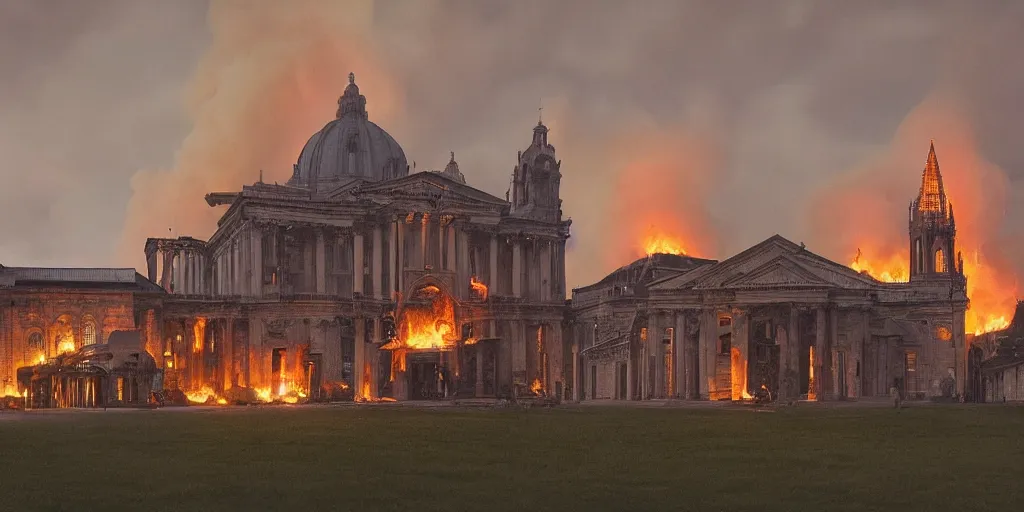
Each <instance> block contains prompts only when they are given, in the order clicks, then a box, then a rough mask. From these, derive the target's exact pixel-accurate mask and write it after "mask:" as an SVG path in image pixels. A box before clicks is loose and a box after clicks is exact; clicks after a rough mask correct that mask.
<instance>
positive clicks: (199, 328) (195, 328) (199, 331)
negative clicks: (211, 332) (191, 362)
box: [192, 316, 206, 354]
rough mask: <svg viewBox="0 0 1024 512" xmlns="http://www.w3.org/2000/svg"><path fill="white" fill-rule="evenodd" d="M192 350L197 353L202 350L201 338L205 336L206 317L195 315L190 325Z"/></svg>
mask: <svg viewBox="0 0 1024 512" xmlns="http://www.w3.org/2000/svg"><path fill="white" fill-rule="evenodd" d="M192 335H193V340H194V341H193V342H192V351H193V352H195V353H197V354H198V353H199V352H202V351H203V339H204V338H206V319H205V318H203V317H201V316H200V317H196V322H195V324H193V325H192Z"/></svg>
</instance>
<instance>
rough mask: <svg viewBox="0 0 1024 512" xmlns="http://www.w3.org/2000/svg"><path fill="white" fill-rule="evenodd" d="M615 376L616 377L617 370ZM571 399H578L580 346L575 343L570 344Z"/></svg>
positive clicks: (576, 400) (574, 400) (575, 400)
mask: <svg viewBox="0 0 1024 512" xmlns="http://www.w3.org/2000/svg"><path fill="white" fill-rule="evenodd" d="M616 368H617V367H616ZM615 378H616V379H618V372H616V376H615ZM572 401H573V402H579V401H580V346H579V344H577V343H573V344H572Z"/></svg>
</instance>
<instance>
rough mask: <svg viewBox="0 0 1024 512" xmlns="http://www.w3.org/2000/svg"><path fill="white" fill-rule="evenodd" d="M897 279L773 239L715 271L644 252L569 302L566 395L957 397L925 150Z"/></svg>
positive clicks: (958, 359)
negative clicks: (907, 249) (894, 392)
mask: <svg viewBox="0 0 1024 512" xmlns="http://www.w3.org/2000/svg"><path fill="white" fill-rule="evenodd" d="M909 233H910V240H911V244H910V246H911V255H912V258H911V273H910V279H909V282H906V283H883V282H880V281H877V280H875V279H874V278H872V277H870V276H868V275H867V274H861V273H858V272H856V271H854V270H852V269H850V268H849V267H847V266H845V265H841V264H839V263H835V262H833V261H830V260H828V259H826V258H823V257H821V256H818V255H816V254H814V253H812V252H810V251H809V250H807V249H806V248H805V247H804V245H803V244H795V243H793V242H791V241H789V240H786V239H784V238H782V237H781V236H778V235H775V236H773V237H771V238H769V239H767V240H765V241H764V242H762V243H760V244H758V245H755V246H754V247H752V248H750V249H748V250H746V251H743V252H742V253H740V254H737V255H736V256H733V257H732V258H729V259H726V260H724V261H721V262H716V261H711V260H701V259H697V258H690V257H686V256H673V255H662V254H656V255H652V256H650V257H648V258H645V259H641V260H638V261H636V262H634V263H632V264H630V265H627V266H626V267H623V268H621V269H619V270H617V271H615V272H614V273H612V274H611V275H609V276H608V277H607V278H605V279H604V280H602V281H601V282H599V283H596V284H594V285H590V286H587V287H583V288H579V289H576V290H574V291H573V321H572V336H573V345H572V350H573V352H574V354H578V358H577V359H576V360H575V364H576V366H574V368H573V375H574V382H575V383H576V384H577V385H576V386H574V390H576V393H575V394H574V398H577V399H589V398H599V399H600V398H618V399H632V400H637V399H650V398H686V399H703V400H721V399H731V400H742V399H749V398H751V397H753V396H754V395H755V394H758V393H762V392H765V391H767V392H769V393H771V395H772V396H773V397H775V398H782V399H798V398H805V399H808V398H809V399H816V400H836V399H852V398H857V397H866V396H887V395H888V394H889V393H890V388H893V387H895V388H897V389H898V390H899V391H900V393H901V394H902V395H903V396H904V397H910V398H914V397H917V398H924V397H933V396H941V395H947V396H952V395H953V394H955V393H956V394H960V395H963V393H964V391H965V390H964V383H965V381H966V374H965V372H966V369H967V364H966V363H967V361H966V355H965V352H964V347H965V343H966V337H965V333H964V313H965V310H966V307H967V297H966V293H965V290H966V278H965V277H964V275H963V266H962V262H960V261H959V258H956V259H954V258H953V254H954V252H953V251H954V249H955V233H956V228H955V221H954V218H953V213H952V207H951V206H949V203H948V200H947V199H946V196H945V192H944V189H943V186H942V177H941V175H940V173H939V168H938V160H937V158H936V156H935V150H934V147H932V148H931V149H930V151H929V155H928V159H927V163H926V167H925V171H924V173H923V178H922V186H921V191H920V193H919V195H918V197H917V199H915V200H914V202H913V203H912V204H911V207H910V231H909Z"/></svg>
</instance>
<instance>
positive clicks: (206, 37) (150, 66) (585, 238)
mask: <svg viewBox="0 0 1024 512" xmlns="http://www.w3.org/2000/svg"><path fill="white" fill-rule="evenodd" d="M637 5H638V4H637V2H635V1H621V2H620V1H611V0H608V1H602V0H579V1H576V0H561V1H560V0H552V1H531V0H523V1H518V2H502V1H497V0H494V1H492V0H464V1H463V0H457V1H442V0H436V1H431V0H417V1H409V2H402V1H395V0H392V1H383V0H381V1H377V2H372V1H370V0H365V1H364V0H353V1H350V2H344V3H341V2H332V1H327V0H323V1H313V0H295V1H290V2H274V1H264V0H244V1H223V2H221V1H213V2H206V1H199V0H180V1H176V2H161V1H157V0H123V1H121V0H93V1H90V2H78V1H74V0H66V1H58V0H0V173H2V176H3V178H4V179H3V183H4V186H3V187H2V188H0V263H2V264H4V265H8V266H14V265H25V266H29V265H31V266H135V267H138V268H142V267H143V266H144V265H143V243H144V241H145V238H146V237H147V236H153V237H160V236H168V235H173V236H177V235H191V236H196V237H200V238H206V237H208V236H209V235H210V234H211V233H212V232H213V230H214V229H215V227H216V220H217V218H218V216H219V214H220V213H221V212H222V210H218V209H214V208H210V207H208V206H207V205H206V203H205V202H204V201H203V195H204V194H205V193H207V192H211V191H230V190H238V189H240V188H241V186H242V185H243V184H251V183H252V182H254V181H256V180H257V179H258V177H259V175H260V171H261V170H262V171H263V172H264V174H265V177H264V179H265V180H266V181H281V182H283V181H285V180H287V178H288V177H289V176H290V174H291V166H292V164H293V163H294V162H295V161H296V159H297V157H298V154H299V151H300V150H301V148H302V145H303V144H304V143H305V141H306V139H308V137H309V136H310V135H311V134H313V133H314V132H316V131H317V130H319V129H320V128H321V127H322V126H323V125H324V124H325V123H327V122H328V121H330V120H332V119H333V118H334V112H335V109H336V102H337V99H338V97H339V96H340V95H341V93H342V91H343V90H344V87H345V84H346V81H347V75H348V73H349V72H354V73H355V75H356V80H357V83H358V84H359V86H360V89H361V92H362V93H363V94H364V95H365V96H366V98H367V109H368V111H369V116H370V119H371V120H372V121H374V122H376V123H377V124H379V125H381V126H382V127H383V128H385V129H386V130H387V131H388V132H389V133H391V134H392V135H393V136H394V137H395V138H396V140H398V141H399V143H400V144H401V145H402V147H403V148H404V150H405V153H406V155H407V157H408V158H409V160H410V161H416V162H417V168H418V169H427V168H435V169H440V168H443V167H444V165H445V163H446V162H447V160H448V156H449V151H454V152H455V155H456V159H457V160H458V162H459V166H460V168H461V170H462V172H463V173H464V174H465V175H466V178H467V180H468V182H469V183H470V184H471V185H473V186H475V187H477V188H480V189H483V190H485V191H487V192H490V193H492V194H494V195H497V196H502V197H503V194H504V192H505V190H506V189H507V188H508V183H509V178H510V175H511V173H512V170H513V167H514V166H515V164H516V153H517V151H520V150H522V149H525V147H526V146H527V145H528V144H529V142H530V137H531V130H532V127H533V126H534V125H535V124H536V122H537V118H538V115H539V113H540V112H539V110H538V109H539V108H541V107H543V118H544V122H545V124H547V125H548V126H549V127H550V129H551V133H550V136H549V137H550V141H551V142H552V143H553V144H554V145H555V147H556V150H557V154H558V157H559V158H560V159H561V160H562V162H563V165H562V167H561V170H562V174H563V178H562V188H561V195H562V198H563V200H564V204H563V211H564V213H565V215H566V216H568V217H571V218H572V221H573V224H572V238H571V239H570V241H569V251H568V263H567V275H568V280H569V283H568V284H569V286H570V287H574V286H582V285H585V284H588V283H590V282H593V281H595V280H597V279H599V278H600V277H602V276H603V275H605V274H607V273H608V272H609V271H611V270H613V269H614V268H616V267H617V266H619V265H623V264H626V263H628V262H629V261H630V260H631V259H633V258H635V257H638V256H640V255H642V249H640V248H639V239H640V238H641V235H642V232H644V231H649V230H651V229H654V230H663V231H668V232H671V234H672V235H673V236H678V237H680V238H682V239H683V243H684V244H685V245H686V246H687V247H686V248H687V251H688V252H689V253H690V254H693V255H696V256H701V257H708V258H716V259H721V258H725V257H728V256H730V255H732V254H735V253H737V252H739V251H741V250H743V249H745V248H747V247H749V246H750V245H753V244H755V243H757V242H759V241H761V240H764V239H765V238H768V237H770V236H771V235H773V234H776V233H778V234H781V235H783V236H785V237H787V238H789V239H791V240H793V241H796V242H804V243H806V244H807V246H808V248H809V249H811V250H813V251H815V252H818V253H820V254H822V255H824V256H826V257H829V258H832V259H834V260H836V261H839V262H842V263H849V261H850V260H851V259H852V258H853V257H854V255H855V254H856V252H857V249H863V253H864V254H865V255H866V257H870V258H873V259H876V260H879V261H880V260H883V259H886V258H888V257H890V256H891V253H893V252H894V251H896V252H899V251H903V250H905V249H907V247H908V246H909V243H908V242H907V240H906V229H907V210H906V208H907V206H908V204H909V202H910V201H911V200H912V199H913V197H914V196H916V194H917V188H918V186H919V183H920V176H921V170H922V169H923V166H924V161H925V157H926V155H927V152H928V145H929V142H930V140H931V139H934V140H935V146H936V151H937V153H938V157H939V162H940V165H941V166H942V172H943V175H944V177H946V180H947V191H948V192H949V195H950V199H951V201H952V202H953V205H954V208H955V212H956V214H957V221H958V228H959V233H960V240H961V242H962V244H961V245H962V247H963V250H964V253H965V259H969V258H975V259H977V260H978V261H981V260H984V263H985V264H986V265H989V266H992V267H993V268H997V269H999V270H1000V271H1001V272H1004V273H1005V275H1006V276H1008V278H1007V279H1006V280H1007V281H1013V282H1015V280H1016V276H1017V275H1021V272H1024V258H1020V257H1019V255H1020V254H1021V252H1020V250H1021V249H1024V247H1022V241H1024V236H1021V235H1024V233H1022V232H1021V228H1020V227H1019V226H1020V225H1021V222H1020V221H1021V220H1024V206H1020V205H1024V201H1021V200H1020V199H1022V196H1024V183H1022V180H1024V152H1022V151H1020V150H1019V149H1018V147H1019V143H1018V141H1017V139H1018V137H1019V134H1021V133H1024V111H1022V109H1024V107H1022V106H1021V102H1020V101H1019V95H1020V91H1022V90H1024V65H1022V64H1021V62H1022V61H1021V59H1020V57H1019V51H1020V50H1019V49H1020V48H1024V3H1022V2H1015V1H997V0H993V1H987V2H970V3H969V2H962V1H953V2H943V1H938V0H930V1H921V2H893V1H886V2H874V1H861V2H813V1H781V0H780V1H773V2H763V1H755V0H751V1H743V0H737V1H733V2H712V1H702V2H686V1H673V2H669V1H661V0H645V1H644V2H643V8H642V9H641V8H638V6H637ZM1014 293H1015V289H1014Z"/></svg>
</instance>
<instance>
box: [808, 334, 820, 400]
mask: <svg viewBox="0 0 1024 512" xmlns="http://www.w3.org/2000/svg"><path fill="white" fill-rule="evenodd" d="M808 359H809V361H807V399H808V400H817V399H818V393H817V392H815V391H814V384H815V382H814V347H813V346H812V347H810V356H808Z"/></svg>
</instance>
